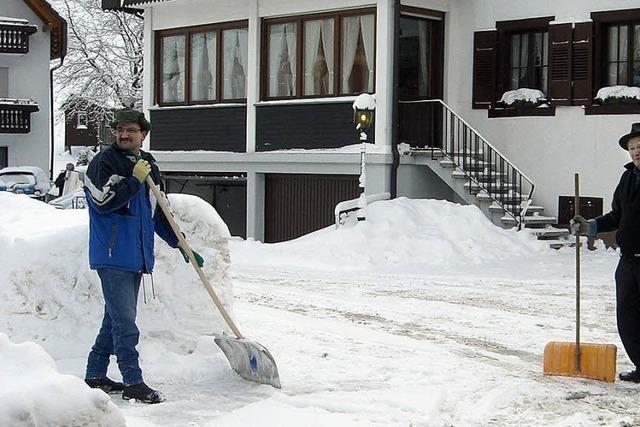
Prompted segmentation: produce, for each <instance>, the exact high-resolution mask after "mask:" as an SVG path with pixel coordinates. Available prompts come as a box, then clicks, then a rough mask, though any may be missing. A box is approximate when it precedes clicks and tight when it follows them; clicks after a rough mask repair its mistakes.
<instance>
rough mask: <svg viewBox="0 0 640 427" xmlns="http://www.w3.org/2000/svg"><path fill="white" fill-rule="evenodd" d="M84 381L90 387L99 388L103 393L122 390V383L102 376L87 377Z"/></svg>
mask: <svg viewBox="0 0 640 427" xmlns="http://www.w3.org/2000/svg"><path fill="white" fill-rule="evenodd" d="M84 382H85V383H87V385H88V386H89V387H91V388H99V389H100V390H102V391H104V392H105V393H120V392H121V391H122V390H124V384H122V383H119V382H116V381H112V380H110V379H109V378H107V377H104V378H87V379H85V380H84Z"/></svg>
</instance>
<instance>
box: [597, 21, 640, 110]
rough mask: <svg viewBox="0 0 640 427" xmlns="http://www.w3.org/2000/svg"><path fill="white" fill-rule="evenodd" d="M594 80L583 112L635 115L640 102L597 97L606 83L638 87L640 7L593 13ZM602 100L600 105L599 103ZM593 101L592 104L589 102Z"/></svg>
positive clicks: (639, 70) (639, 79)
mask: <svg viewBox="0 0 640 427" xmlns="http://www.w3.org/2000/svg"><path fill="white" fill-rule="evenodd" d="M591 19H592V20H593V34H594V40H595V41H594V47H593V63H594V64H595V66H594V67H593V70H594V75H593V83H592V86H591V87H590V88H589V89H590V101H592V102H590V103H589V104H588V105H587V108H586V109H585V113H586V114H637V113H640V103H638V102H633V101H632V100H625V99H622V100H617V99H615V98H609V99H607V100H605V101H602V100H600V99H596V95H597V93H598V91H599V90H600V89H601V88H603V87H609V86H635V87H639V86H640V9H625V10H611V11H606V12H592V13H591ZM599 103H602V105H599ZM592 104H593V105H592Z"/></svg>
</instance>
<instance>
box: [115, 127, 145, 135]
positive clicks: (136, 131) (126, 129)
mask: <svg viewBox="0 0 640 427" xmlns="http://www.w3.org/2000/svg"><path fill="white" fill-rule="evenodd" d="M141 130H142V129H140V128H116V133H119V134H123V133H125V132H126V133H138V132H140V131H141Z"/></svg>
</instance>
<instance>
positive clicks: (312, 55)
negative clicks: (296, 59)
mask: <svg viewBox="0 0 640 427" xmlns="http://www.w3.org/2000/svg"><path fill="white" fill-rule="evenodd" d="M321 31H322V21H307V22H305V24H304V34H305V43H304V94H305V95H318V94H317V93H315V91H314V86H315V85H314V74H313V69H314V66H315V65H316V61H317V60H318V57H317V55H318V45H319V44H320V33H321ZM325 47H326V46H325Z"/></svg>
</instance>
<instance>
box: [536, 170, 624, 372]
mask: <svg viewBox="0 0 640 427" xmlns="http://www.w3.org/2000/svg"><path fill="white" fill-rule="evenodd" d="M579 180H580V178H579V175H578V174H575V198H574V208H575V215H579V214H580V195H579V194H580V183H579ZM616 351H617V349H616V346H615V345H613V344H588V343H581V342H580V233H576V342H558V341H551V342H549V343H547V345H546V346H545V348H544V362H543V363H544V367H543V371H544V374H545V375H562V376H568V377H582V378H591V379H594V380H600V381H606V382H610V383H612V382H614V381H615V376H616Z"/></svg>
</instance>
